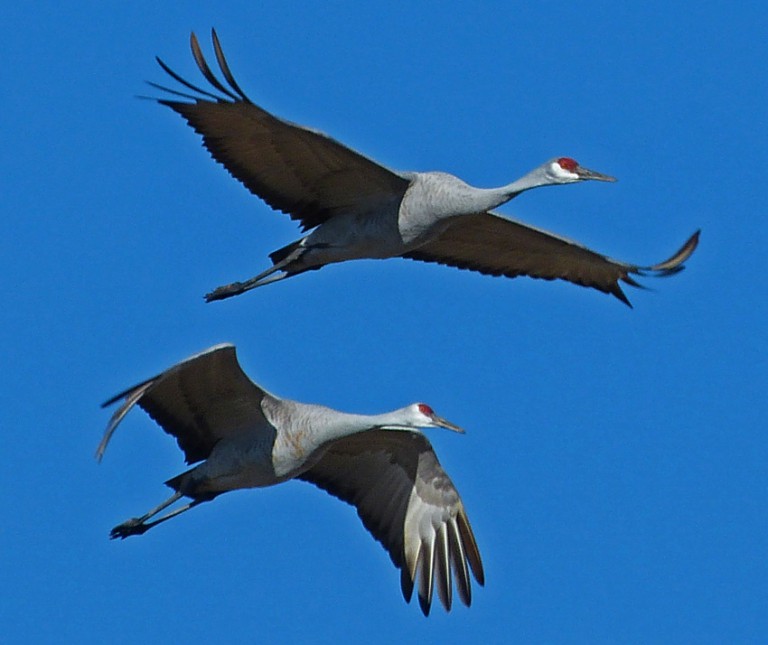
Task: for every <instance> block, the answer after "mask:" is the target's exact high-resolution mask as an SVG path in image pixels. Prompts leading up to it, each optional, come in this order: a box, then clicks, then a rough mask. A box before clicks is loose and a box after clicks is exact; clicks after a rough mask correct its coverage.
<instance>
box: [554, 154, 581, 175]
mask: <svg viewBox="0 0 768 645" xmlns="http://www.w3.org/2000/svg"><path fill="white" fill-rule="evenodd" d="M557 163H558V164H559V165H560V167H561V168H562V169H563V170H567V171H568V172H576V168H578V167H579V164H578V162H577V161H576V160H575V159H571V158H570V157H560V159H558V160H557Z"/></svg>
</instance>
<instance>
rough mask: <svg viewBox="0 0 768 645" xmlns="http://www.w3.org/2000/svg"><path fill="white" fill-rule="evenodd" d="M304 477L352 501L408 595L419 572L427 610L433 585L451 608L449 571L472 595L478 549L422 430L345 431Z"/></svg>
mask: <svg viewBox="0 0 768 645" xmlns="http://www.w3.org/2000/svg"><path fill="white" fill-rule="evenodd" d="M299 479H304V480H305V481H308V482H311V483H313V484H315V485H316V486H319V487H320V488H322V489H323V490H326V491H327V492H329V493H330V494H331V495H334V496H336V497H338V498H339V499H342V500H344V501H345V502H348V503H350V504H352V505H353V506H355V507H356V508H357V513H358V515H359V516H360V519H361V520H362V521H363V524H364V525H365V527H366V528H367V529H368V530H369V531H370V532H371V534H372V535H373V536H374V537H375V538H376V539H377V540H378V541H379V542H381V544H382V545H383V546H384V548H385V549H386V550H387V551H388V552H389V555H390V557H391V558H392V562H394V564H395V566H396V567H398V568H399V569H400V572H401V576H400V580H401V586H402V590H403V595H404V596H405V599H406V600H407V601H410V599H411V594H412V593H413V587H414V583H416V581H417V580H416V579H417V577H418V588H419V604H420V606H421V609H422V611H423V612H424V614H425V615H426V614H429V610H430V607H431V603H432V591H433V587H434V586H437V592H438V596H439V597H440V600H441V602H442V603H443V606H444V607H445V608H446V610H449V609H450V608H451V601H452V589H453V585H452V582H451V580H452V576H451V571H453V577H454V579H455V583H456V589H457V591H458V593H459V597H460V598H461V600H462V602H464V604H466V605H469V604H470V602H471V598H472V596H471V586H470V575H469V569H470V568H471V570H472V572H473V573H474V576H475V578H476V579H477V581H478V582H479V583H480V584H481V585H482V584H483V583H484V581H485V574H484V572H483V565H482V562H481V560H480V552H479V551H478V549H477V544H476V543H475V537H474V535H473V533H472V529H471V527H470V525H469V520H468V519H467V516H466V512H465V511H464V505H463V504H462V502H461V498H460V497H459V493H458V492H457V491H456V488H455V487H454V485H453V482H451V480H450V478H449V477H448V475H447V474H446V472H445V471H444V470H443V469H442V467H441V466H440V462H439V461H438V460H437V457H436V456H435V453H434V451H433V450H432V446H431V445H430V443H429V440H428V439H427V438H426V437H425V436H424V435H423V434H421V433H418V432H409V431H399V430H370V431H367V432H362V433H360V434H357V435H352V436H350V437H347V438H345V439H341V440H340V441H337V442H336V443H334V444H333V446H332V447H331V448H330V449H329V450H328V452H327V453H325V455H324V456H323V457H322V459H321V460H320V461H319V462H318V463H317V464H315V465H314V466H313V467H312V468H311V469H310V470H308V471H306V472H304V473H303V474H301V475H299Z"/></svg>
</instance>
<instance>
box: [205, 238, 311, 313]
mask: <svg viewBox="0 0 768 645" xmlns="http://www.w3.org/2000/svg"><path fill="white" fill-rule="evenodd" d="M306 250H307V249H306V247H304V246H299V247H297V248H296V249H294V250H293V251H292V252H291V253H289V254H288V255H287V256H286V257H285V258H283V259H282V260H280V262H278V263H277V264H275V265H273V266H271V267H269V269H267V270H266V271H262V272H261V273H259V275H257V276H255V277H253V278H251V279H250V280H246V281H245V282H233V283H231V284H225V285H224V286H223V287H217V288H216V289H214V290H213V291H211V292H210V293H207V294H205V301H206V302H213V301H214V300H224V299H225V298H231V297H232V296H238V295H240V294H241V293H245V292H246V291H250V290H251V289H255V288H256V287H262V286H264V285H265V284H270V283H272V282H277V281H279V280H285V279H286V278H288V277H290V276H291V275H292V274H290V273H285V267H287V266H288V265H289V264H291V263H292V262H294V261H296V260H298V259H299V258H300V257H301V256H302V255H304V253H305V252H306ZM277 271H283V273H281V274H280V275H272V274H273V273H276V272H277ZM270 276H271V277H270Z"/></svg>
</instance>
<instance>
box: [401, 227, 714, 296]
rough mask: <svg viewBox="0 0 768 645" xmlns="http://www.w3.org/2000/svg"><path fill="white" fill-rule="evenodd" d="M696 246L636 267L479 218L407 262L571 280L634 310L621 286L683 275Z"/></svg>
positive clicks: (533, 230) (566, 242) (543, 235)
mask: <svg viewBox="0 0 768 645" xmlns="http://www.w3.org/2000/svg"><path fill="white" fill-rule="evenodd" d="M698 243H699V231H696V232H695V233H694V234H693V235H692V236H691V237H690V238H689V239H688V241H687V242H686V243H685V244H684V245H683V246H682V248H681V249H680V250H679V251H678V252H677V253H675V254H674V255H673V256H672V257H670V258H669V259H668V260H665V261H664V262H660V263H658V264H654V265H653V266H638V265H635V264H629V263H626V262H621V261H618V260H612V259H611V258H609V257H606V256H605V255H600V254H599V253H595V252H594V251H592V250H590V249H588V248H587V247H585V246H582V245H581V244H578V243H577V242H573V241H571V240H569V239H567V238H564V237H560V236H558V235H554V234H553V233H549V232H547V231H544V230H542V229H538V228H535V227H533V226H529V225H528V224H524V223H522V222H519V221H516V220H513V219H508V218H506V217H502V216H500V215H497V214H495V213H480V214H476V215H467V216H464V217H460V218H457V219H456V221H455V222H453V223H452V224H451V225H450V226H449V227H448V228H447V229H446V231H445V232H444V233H442V234H441V235H440V237H438V238H437V239H435V240H432V241H431V242H428V243H427V244H425V245H423V246H421V247H419V248H418V249H415V250H414V251H410V252H409V253H405V254H404V257H407V258H410V259H412V260H421V261H422V262H437V263H439V264H445V265H448V266H453V267H457V268H459V269H468V270H470V271H478V272H480V273H485V274H487V275H494V276H502V275H503V276H506V277H508V278H515V277H517V276H519V275H527V276H530V277H531V278H542V279H544V280H555V279H560V280H567V281H569V282H573V283H574V284H578V285H581V286H584V287H592V288H594V289H598V290H599V291H602V292H604V293H609V294H612V295H614V296H616V297H617V298H618V299H619V300H621V301H622V302H624V303H626V304H627V305H629V306H630V307H631V306H632V305H631V304H630V302H629V300H628V299H627V297H626V295H625V294H624V292H623V291H622V289H621V286H620V285H619V281H622V282H625V283H626V284H629V285H632V286H635V287H639V286H640V285H639V284H638V283H637V282H635V280H633V279H632V277H630V276H631V275H638V276H668V275H672V274H674V273H677V272H678V271H682V269H683V263H684V262H685V261H686V260H687V259H688V258H689V257H690V256H691V254H692V253H693V252H694V250H695V249H696V246H697V244H698Z"/></svg>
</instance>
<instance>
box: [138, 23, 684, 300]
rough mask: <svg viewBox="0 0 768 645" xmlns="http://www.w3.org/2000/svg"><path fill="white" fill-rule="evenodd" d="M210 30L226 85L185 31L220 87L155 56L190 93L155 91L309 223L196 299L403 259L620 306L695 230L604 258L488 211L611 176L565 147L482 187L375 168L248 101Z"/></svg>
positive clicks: (232, 167) (252, 183)
mask: <svg viewBox="0 0 768 645" xmlns="http://www.w3.org/2000/svg"><path fill="white" fill-rule="evenodd" d="M212 36H213V47H214V52H215V55H216V60H217V61H218V64H219V68H220V69H221V73H222V74H223V76H224V79H225V81H226V83H227V84H228V85H229V87H227V86H226V85H225V84H224V83H222V82H221V81H219V80H218V79H217V78H216V76H214V74H213V72H212V71H211V69H210V67H209V66H208V63H207V62H206V60H205V58H204V57H203V54H202V51H201V49H200V45H199V44H198V41H197V38H196V37H195V34H194V33H193V34H192V35H191V47H192V54H193V56H194V58H195V61H196V62H197V66H198V67H199V68H200V71H201V72H202V74H203V76H204V77H205V79H206V80H207V81H208V82H209V83H210V84H211V86H212V87H213V88H214V89H215V90H217V91H218V92H220V94H215V93H213V92H210V91H208V90H205V89H201V88H199V87H197V86H195V85H193V84H192V83H190V82H188V81H186V80H185V79H183V78H182V77H181V76H179V75H178V74H177V73H176V72H174V71H173V70H171V68H170V67H168V65H166V64H165V63H164V62H163V61H162V60H160V58H157V62H158V63H159V64H160V66H161V67H162V68H163V70H164V71H165V72H167V73H168V74H169V75H170V76H171V77H172V78H173V79H175V80H176V81H178V82H179V83H181V84H182V85H184V86H185V87H187V88H188V89H190V90H192V91H193V92H195V93H196V94H194V95H193V94H188V93H185V92H180V91H177V90H173V89H169V88H167V87H164V86H162V85H158V84H157V83H150V85H152V86H153V87H156V88H158V89H160V90H162V91H165V92H169V93H171V94H173V95H175V96H177V97H181V98H183V99H186V100H174V99H166V98H162V99H157V101H158V102H159V103H161V104H163V105H167V106H168V107H170V108H172V109H173V110H174V111H176V112H178V113H179V114H180V115H181V116H182V117H184V118H185V119H186V121H187V122H188V123H189V124H190V125H191V126H192V127H193V128H194V129H195V130H196V131H197V132H198V133H200V134H201V135H202V137H203V143H204V145H205V147H206V148H207V149H208V151H209V152H210V153H211V155H212V156H213V158H214V159H215V160H216V161H218V162H219V163H221V164H222V165H223V166H224V167H225V168H226V169H227V170H228V171H229V172H230V174H231V175H232V176H233V177H234V178H235V179H237V180H239V181H240V182H242V183H243V184H244V185H245V187H246V188H248V190H250V191H251V192H252V193H253V194H255V195H257V196H258V197H260V198H262V199H263V200H264V201H265V202H266V203H267V204H269V205H270V206H271V207H272V208H274V209H277V210H281V211H283V212H285V213H287V214H289V215H290V217H291V218H292V219H294V220H298V221H299V222H300V224H301V228H302V230H303V231H304V232H306V231H309V230H310V229H314V230H312V231H311V232H310V233H309V234H308V235H306V236H304V237H302V238H301V239H299V240H297V241H295V242H292V243H291V244H289V245H287V246H285V247H283V248H281V249H278V250H277V251H274V252H273V253H271V254H270V256H269V257H270V259H271V260H272V263H273V266H272V267H270V268H269V269H267V270H266V271H264V272H262V273H260V274H259V275H257V276H255V277H253V278H251V279H250V280H246V281H244V282H234V283H232V284H228V285H225V286H222V287H219V288H217V289H215V290H214V291H212V292H211V293H209V294H207V295H206V300H208V301H211V300H220V299H223V298H228V297H230V296H234V295H237V294H240V293H243V292H245V291H248V290H250V289H253V288H255V287H258V286H261V285H265V284H268V283H271V282H276V281H278V280H283V279H285V278H287V277H290V276H293V275H296V274H299V273H303V272H304V271H308V270H312V269H319V268H321V267H323V266H325V265H326V264H331V263H334V262H343V261H345V260H352V259H358V258H390V257H405V258H410V259H413V260H421V261H423V262H436V263H439V264H445V265H448V266H453V267H457V268H459V269H469V270H472V271H478V272H480V273H484V274H488V275H494V276H500V275H503V276H507V277H510V278H514V277H516V276H519V275H527V276H530V277H533V278H543V279H545V280H553V279H556V278H559V279H562V280H568V281H569V282H572V283H575V284H578V285H582V286H587V287H593V288H595V289H599V290H600V291H602V292H605V293H609V294H613V295H614V296H616V297H617V298H619V300H621V301H622V302H624V303H626V304H627V305H629V304H630V303H629V300H628V299H627V297H626V295H625V294H624V292H623V291H622V289H621V287H620V286H619V280H621V281H623V282H625V283H627V284H630V285H633V286H639V285H638V284H637V283H636V282H635V280H634V279H633V278H632V277H630V274H635V275H643V276H644V275H654V276H666V275H671V274H673V273H676V272H677V271H679V270H680V269H682V264H683V262H684V261H685V260H686V259H688V257H689V256H690V255H691V253H693V251H694V249H695V248H696V245H697V242H698V231H697V232H696V233H694V235H693V236H691V238H689V239H688V241H687V242H686V243H685V244H684V245H683V247H682V248H681V249H680V250H679V251H678V252H677V253H675V254H674V255H673V256H672V257H670V258H669V259H668V260H665V261H664V262H660V263H658V264H654V265H652V266H645V267H644V266H639V265H635V264H629V263H626V262H620V261H617V260H612V259H610V258H608V257H606V256H603V255H600V254H598V253H595V252H594V251H591V250H590V249H588V248H586V247H584V246H582V245H580V244H578V243H576V242H573V241H571V240H568V239H566V238H564V237H560V236H558V235H554V234H552V233H548V232H547V231H544V230H541V229H538V228H535V227H532V226H528V225H527V224H524V223H522V222H519V221H515V220H512V219H508V218H505V217H502V216H500V215H497V214H496V213H493V212H491V210H492V209H493V208H496V207H497V206H500V205H501V204H504V203H506V202H508V201H509V200H510V199H512V198H513V197H515V196H517V195H519V194H520V193H521V192H523V191H526V190H529V189H531V188H536V187H539V186H549V185H556V184H569V183H574V182H579V181H587V180H598V181H615V179H614V178H613V177H609V176H608V175H603V174H601V173H598V172H594V171H591V170H588V169H586V168H583V167H582V166H580V165H579V164H578V163H577V162H576V161H574V160H573V159H570V158H568V157H560V158H555V159H551V160H549V161H547V162H546V163H544V164H542V165H541V166H539V167H538V168H536V169H534V170H533V171H531V172H530V173H528V174H527V175H525V176H524V177H522V178H521V179H518V180H517V181H514V182H512V183H510V184H507V185H506V186H502V187H500V188H491V189H481V188H474V187H472V186H469V185H468V184H466V183H464V182H463V181H462V180H461V179H459V178H458V177H455V176H453V175H450V174H447V173H443V172H400V171H396V170H391V169H389V168H385V167H384V166H382V165H380V164H378V163H377V162H375V161H373V160H371V159H369V158H367V157H364V156H363V155H361V154H359V153H358V152H355V151H354V150H351V149H350V148H348V147H346V146H344V145H343V144H341V143H339V142H338V141H335V140H334V139H331V138H330V137H328V136H326V135H324V134H322V133H320V132H317V131H315V130H310V129H308V128H305V127H302V126H300V125H296V124H294V123H289V122H288V121H284V120H282V119H280V118H278V117H276V116H273V115H272V114H270V113H269V112H267V111H265V110H263V109H262V108H260V107H258V106H257V105H255V104H254V103H253V102H251V100H250V99H249V98H248V97H247V96H246V95H245V93H244V92H243V91H242V90H241V89H240V87H239V85H238V84H237V82H236V81H235V79H234V77H233V76H232V73H231V71H230V69H229V66H228V64H227V61H226V59H225V58H224V54H223V52H222V49H221V45H220V43H219V39H218V37H217V36H216V32H215V30H212ZM211 99H212V100H211ZM188 101H192V102H188ZM630 306H631V305H630Z"/></svg>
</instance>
